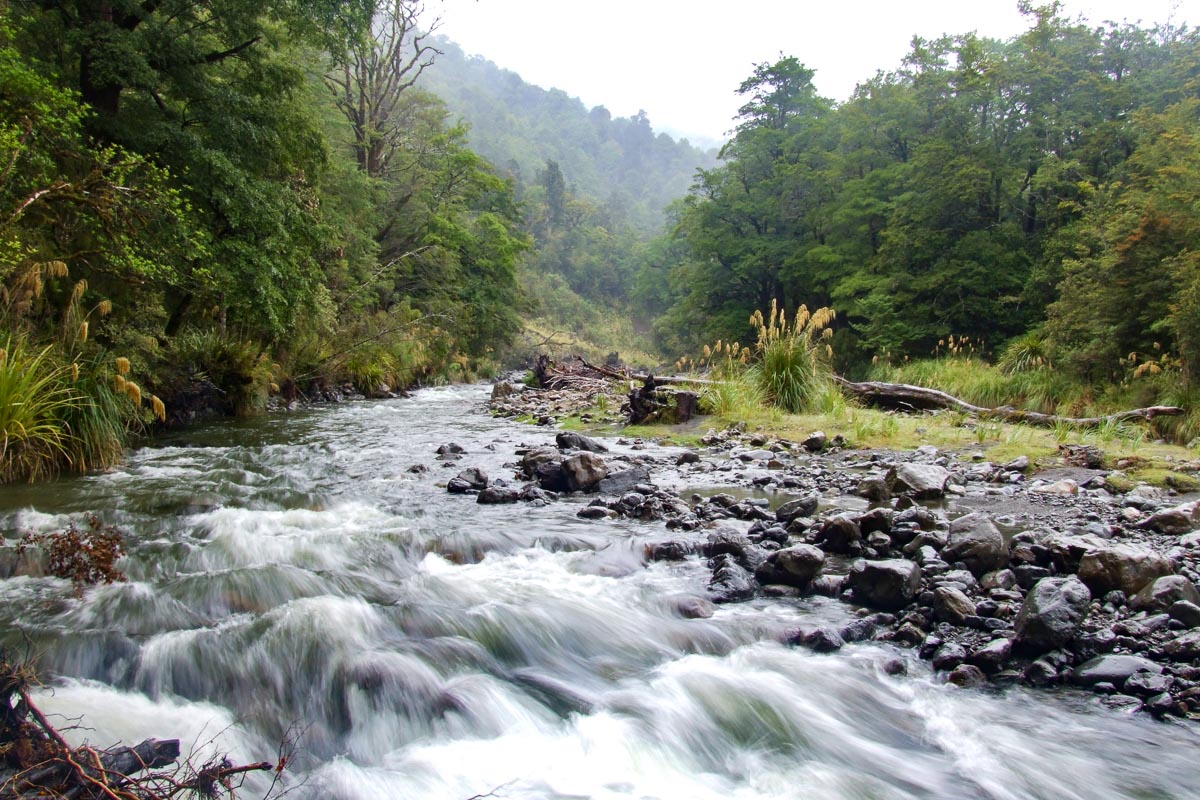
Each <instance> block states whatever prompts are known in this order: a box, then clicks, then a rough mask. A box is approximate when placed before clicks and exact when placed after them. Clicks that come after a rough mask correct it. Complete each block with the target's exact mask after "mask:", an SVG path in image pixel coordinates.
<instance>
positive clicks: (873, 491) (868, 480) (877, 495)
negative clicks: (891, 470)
mask: <svg viewBox="0 0 1200 800" xmlns="http://www.w3.org/2000/svg"><path fill="white" fill-rule="evenodd" d="M854 493H855V494H857V495H858V496H859V497H865V498H866V499H868V500H871V501H874V502H877V503H882V502H883V501H884V500H887V499H888V498H889V497H891V492H890V490H889V489H888V483H887V477H886V476H884V475H868V476H867V477H865V478H863V479H862V480H861V481H859V482H858V487H857V488H856V489H855V490H854Z"/></svg>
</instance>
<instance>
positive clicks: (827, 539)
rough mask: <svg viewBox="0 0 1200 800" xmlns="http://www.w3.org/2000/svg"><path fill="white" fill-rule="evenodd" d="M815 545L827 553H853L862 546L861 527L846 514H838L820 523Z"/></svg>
mask: <svg viewBox="0 0 1200 800" xmlns="http://www.w3.org/2000/svg"><path fill="white" fill-rule="evenodd" d="M816 543H817V545H818V546H819V547H820V548H821V549H822V550H824V551H826V552H828V553H842V554H848V553H854V552H858V551H859V550H860V548H861V546H862V529H860V528H859V527H858V523H857V522H855V521H854V519H853V518H851V517H850V516H849V515H847V514H838V515H837V516H833V517H830V518H829V519H827V520H825V521H824V522H823V523H821V528H820V530H818V531H817V538H816Z"/></svg>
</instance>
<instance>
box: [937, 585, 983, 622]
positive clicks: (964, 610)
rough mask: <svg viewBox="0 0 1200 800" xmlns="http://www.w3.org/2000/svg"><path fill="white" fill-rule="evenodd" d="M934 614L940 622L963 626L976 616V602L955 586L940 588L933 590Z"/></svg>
mask: <svg viewBox="0 0 1200 800" xmlns="http://www.w3.org/2000/svg"><path fill="white" fill-rule="evenodd" d="M933 613H934V614H935V615H936V616H937V618H938V619H940V620H943V621H945V622H949V623H951V624H954V625H962V624H963V623H964V622H966V620H967V617H971V616H974V615H975V602H974V601H973V600H972V599H971V598H969V597H967V595H966V593H965V592H963V591H961V590H959V589H956V588H954V587H953V586H939V587H937V588H936V589H934V590H933Z"/></svg>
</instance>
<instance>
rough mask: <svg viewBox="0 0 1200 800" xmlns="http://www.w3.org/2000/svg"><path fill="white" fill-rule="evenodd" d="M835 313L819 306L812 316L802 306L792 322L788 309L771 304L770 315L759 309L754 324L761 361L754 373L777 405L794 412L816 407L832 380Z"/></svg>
mask: <svg viewBox="0 0 1200 800" xmlns="http://www.w3.org/2000/svg"><path fill="white" fill-rule="evenodd" d="M833 319H834V312H833V310H832V309H829V308H819V309H817V310H816V311H815V312H813V313H812V314H811V315H810V314H809V312H808V309H807V308H805V307H804V306H800V308H799V310H797V312H796V316H795V317H794V318H793V319H792V321H791V322H788V320H787V317H786V315H785V312H784V311H781V310H778V309H777V308H776V307H775V304H774V303H772V304H771V312H770V316H766V317H764V315H763V313H762V312H761V311H756V312H755V315H754V317H753V318H752V319H751V323H752V324H753V325H754V326H755V327H756V328H757V329H758V342H757V344H756V346H755V350H756V351H757V360H756V361H755V362H754V365H753V367H752V368H751V372H752V374H753V377H754V380H755V381H756V382H757V383H758V385H759V387H760V388H761V389H762V391H763V394H765V395H766V397H767V399H768V400H769V401H770V402H771V403H772V404H773V405H775V406H777V407H779V408H782V409H783V410H785V411H788V412H790V413H793V414H798V413H800V412H801V411H809V410H812V409H813V408H814V406H815V403H816V401H817V398H818V397H822V396H825V394H826V392H827V387H828V384H829V383H830V382H831V380H830V376H831V370H830V367H829V362H830V359H831V357H832V349H831V348H830V347H829V345H828V343H827V339H828V338H829V337H828V336H824V335H823V334H832V330H831V329H830V328H829V327H828V325H829V324H830V323H831V322H833Z"/></svg>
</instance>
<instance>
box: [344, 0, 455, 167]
mask: <svg viewBox="0 0 1200 800" xmlns="http://www.w3.org/2000/svg"><path fill="white" fill-rule="evenodd" d="M423 13H424V5H423V4H421V3H420V2H414V1H413V0H372V16H371V31H370V35H369V36H364V37H362V38H361V39H359V40H357V41H355V42H354V43H353V44H352V45H351V46H350V47H349V48H348V49H347V50H346V51H345V52H344V53H337V54H335V55H334V58H333V64H332V67H333V68H332V69H331V70H330V72H329V73H328V74H327V75H326V76H325V82H326V84H327V85H328V86H329V89H330V91H331V92H332V93H333V97H334V101H335V102H336V103H337V107H338V110H339V111H341V112H342V114H343V115H344V116H345V117H346V119H347V120H348V121H349V123H350V126H351V129H352V131H353V135H354V144H353V147H354V155H355V158H356V159H357V161H358V165H359V168H360V169H362V170H363V171H364V172H366V173H367V174H368V175H370V176H371V177H374V178H379V177H384V176H386V175H387V174H388V171H389V169H390V167H391V162H392V159H393V157H394V156H395V155H396V154H397V153H398V152H400V151H402V150H404V149H411V147H408V148H406V145H408V144H410V143H409V142H406V139H405V137H406V136H408V132H409V130H410V129H411V128H410V126H409V125H407V124H406V119H405V114H404V111H405V106H404V105H403V104H402V103H401V98H402V97H403V96H404V93H405V92H406V91H408V90H409V89H411V88H412V87H413V86H414V85H416V82H417V79H418V78H420V77H421V73H422V72H424V71H425V69H426V68H428V67H429V66H431V65H432V64H433V60H434V57H435V56H437V55H440V54H441V51H440V50H438V49H437V48H436V47H435V46H434V45H432V44H431V43H430V39H429V37H430V36H431V35H432V34H433V32H434V31H435V30H436V29H437V25H438V20H437V19H434V20H433V21H432V22H430V23H429V24H428V25H426V26H425V27H424V28H421V27H420V22H421V16H422V14H423Z"/></svg>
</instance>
